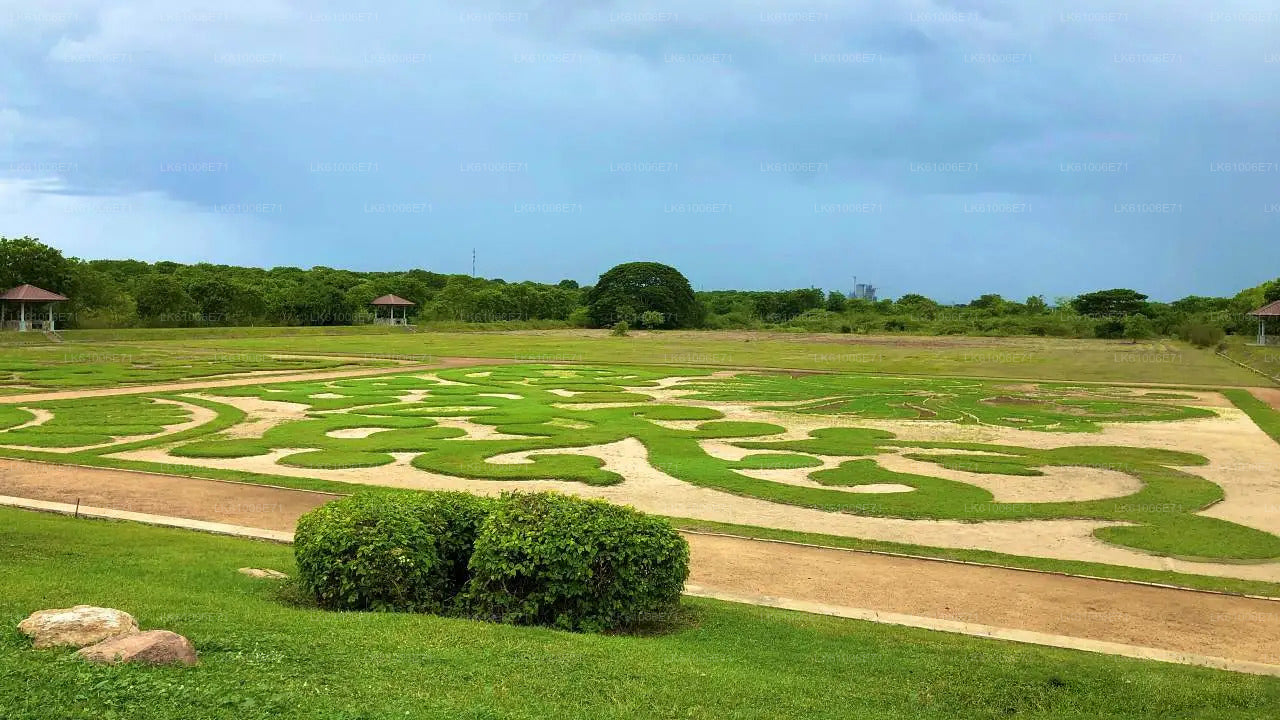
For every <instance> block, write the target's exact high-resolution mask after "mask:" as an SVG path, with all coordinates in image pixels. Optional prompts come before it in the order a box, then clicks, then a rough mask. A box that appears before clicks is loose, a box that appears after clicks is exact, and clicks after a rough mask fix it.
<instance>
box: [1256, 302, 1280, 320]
mask: <svg viewBox="0 0 1280 720" xmlns="http://www.w3.org/2000/svg"><path fill="white" fill-rule="evenodd" d="M1249 314H1250V315H1252V316H1254V317H1280V300H1277V301H1275V302H1273V303H1271V304H1270V305H1263V306H1262V307H1260V308H1258V309H1257V310H1254V311H1253V312H1251V313H1249Z"/></svg>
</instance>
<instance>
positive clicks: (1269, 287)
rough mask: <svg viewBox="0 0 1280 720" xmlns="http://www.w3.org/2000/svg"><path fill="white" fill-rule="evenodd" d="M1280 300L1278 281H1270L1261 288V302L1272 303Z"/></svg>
mask: <svg viewBox="0 0 1280 720" xmlns="http://www.w3.org/2000/svg"><path fill="white" fill-rule="evenodd" d="M1277 300H1280V279H1277V280H1272V281H1271V282H1269V283H1267V284H1266V285H1264V286H1263V287H1262V301H1263V302H1268V303H1273V302H1275V301H1277Z"/></svg>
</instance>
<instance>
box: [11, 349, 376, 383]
mask: <svg viewBox="0 0 1280 720" xmlns="http://www.w3.org/2000/svg"><path fill="white" fill-rule="evenodd" d="M387 364H389V363H387V362H385V361H377V360H356V359H352V360H334V359H328V358H314V357H293V358H282V357H273V356H272V354H271V353H263V352H224V351H219V350H216V349H200V350H192V349H189V348H185V347H183V346H181V345H172V346H148V345H117V344H79V343H63V344H60V345H38V346H27V347H23V346H17V347H15V346H8V345H5V346H0V393H3V394H14V393H24V392H40V391H51V390H76V389H87V388H102V387H117V386H120V385H138V384H151V383H162V382H173V381H178V380H197V379H204V378H213V377H218V376H223V375H235V374H244V373H249V372H258V371H275V372H279V371H304V370H333V369H345V368H358V367H380V366H385V365H387Z"/></svg>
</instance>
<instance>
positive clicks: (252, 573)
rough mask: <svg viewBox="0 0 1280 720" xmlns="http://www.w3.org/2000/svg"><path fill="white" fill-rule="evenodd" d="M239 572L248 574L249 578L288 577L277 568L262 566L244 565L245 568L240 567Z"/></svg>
mask: <svg viewBox="0 0 1280 720" xmlns="http://www.w3.org/2000/svg"><path fill="white" fill-rule="evenodd" d="M240 572H241V574H243V575H248V576H249V577H251V578H268V579H270V580H284V579H286V578H288V577H289V576H288V575H285V574H284V573H282V572H280V571H279V570H268V569H264V568H247V567H246V568H240Z"/></svg>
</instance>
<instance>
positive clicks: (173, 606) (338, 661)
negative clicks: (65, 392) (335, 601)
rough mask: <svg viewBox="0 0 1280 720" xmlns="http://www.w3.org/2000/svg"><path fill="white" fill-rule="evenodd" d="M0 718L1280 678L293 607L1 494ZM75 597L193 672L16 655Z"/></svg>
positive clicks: (204, 550) (125, 537)
mask: <svg viewBox="0 0 1280 720" xmlns="http://www.w3.org/2000/svg"><path fill="white" fill-rule="evenodd" d="M0 528H3V529H2V530H0V552H2V553H3V556H4V557H5V560H4V562H2V563H0V586H3V587H4V588H5V592H4V593H3V594H0V617H2V618H3V622H4V624H5V628H6V629H4V630H0V717H4V718H6V720H54V719H56V720H78V719H80V718H84V719H86V720H87V719H90V718H91V719H93V720H97V719H98V718H130V719H131V720H158V719H162V718H164V719H169V718H172V719H175V720H177V719H181V720H189V719H191V718H200V719H201V720H203V719H204V718H239V719H243V720H254V719H257V718H295V717H296V718H321V719H338V718H341V719H344V720H348V719H354V718H393V717H395V718H805V719H806V720H807V719H811V718H854V717H856V718H957V717H963V718H996V717H1010V716H1015V717H1028V718H1100V717H1114V718H1146V717H1151V718H1157V717H1160V718H1165V717H1197V718H1253V717H1258V718H1262V717H1269V716H1271V714H1272V712H1273V710H1274V708H1275V707H1277V706H1280V680H1277V679H1274V678H1264V677H1256V676H1249V675H1238V674H1231V673H1225V672H1219V671H1213V670H1206V669H1200V668H1190V667H1183V666H1175V665H1166V664H1160V663H1153V662H1143V661H1136V660H1128V659H1123V658H1112V657H1107V656H1102V655H1094V654H1089V653H1080V652H1072V651H1065V650H1054V649H1047V648H1038V647H1034V646H1025V645H1017V644H1013V643H1004V642H999V641H992V640H981V639H976V638H968V637H963V636H959V635H949V634H944V633H934V632H928V631H922V630H913V629H907V628H895V627H892V626H886V625H876V624H872V623H865V622H859V621H852V620H843V619H838V618H828V617H822V616H814V615H806V614H801V613H792V612H785V611H779V610H771V609H765V608H755V607H750V606H742V605H734V604H729V603H721V602H714V601H706V600H693V599H688V600H686V601H685V603H684V606H685V609H684V611H683V612H682V614H681V615H682V617H681V618H680V619H679V621H678V622H677V623H675V624H674V625H672V626H671V627H668V628H665V629H663V630H662V631H660V632H656V633H655V634H651V635H646V636H599V635H576V634H570V633H562V632H556V631H551V630H544V629H527V628H515V627H508V626H501V625H492V624H486V623H476V622H471V621H464V620H451V619H443V618H438V617H431V616H413V615H398V614H357V613H349V614H338V613H329V612H323V611H318V610H314V609H308V608H306V607H300V606H296V605H292V604H289V603H287V602H285V601H283V600H281V599H279V598H278V594H279V591H278V590H277V586H276V585H274V584H273V583H272V582H271V581H263V580H253V579H250V578H247V577H244V576H242V575H240V574H238V573H237V572H236V568H239V567H245V566H252V567H269V568H277V569H281V570H284V571H286V572H290V573H291V572H293V565H292V557H291V551H290V549H289V548H287V547H284V546H279V545H272V544H267V543H259V542H252V541H246V540H238V539H232V538H224V537H217V536H212V535H203V534H199V533H193V532H186V531H180V530H171V529H163V528H152V527H146V526H142V525H135V524H131V523H108V522H103V521H95V520H75V519H71V518H67V517H59V516H48V515H40V514H36V513H28V512H23V511H17V510H11V509H0ZM77 603H88V604H99V605H106V606H112V607H118V608H120V609H123V610H126V611H129V612H131V613H133V614H134V615H135V616H136V617H137V618H138V620H139V623H140V624H141V625H142V627H143V628H145V629H151V628H161V627H163V628H166V629H171V630H174V631H176V632H180V633H182V634H184V635H186V636H187V637H189V638H190V639H191V640H192V642H193V643H194V644H195V646H196V649H197V651H198V652H199V653H200V656H201V664H200V665H199V666H198V667H196V668H191V669H175V668H145V667H100V666H90V665H87V664H83V663H81V662H79V661H77V660H75V659H74V658H73V657H71V653H70V652H67V651H60V650H52V651H34V650H30V649H29V648H28V642H27V641H26V639H25V638H23V637H22V636H21V635H20V634H19V633H17V631H16V630H15V625H16V624H17V622H18V621H19V620H21V619H22V618H23V617H25V616H26V615H27V614H28V613H30V612H32V611H34V610H37V609H43V608H47V607H66V606H70V605H73V604H77Z"/></svg>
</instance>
